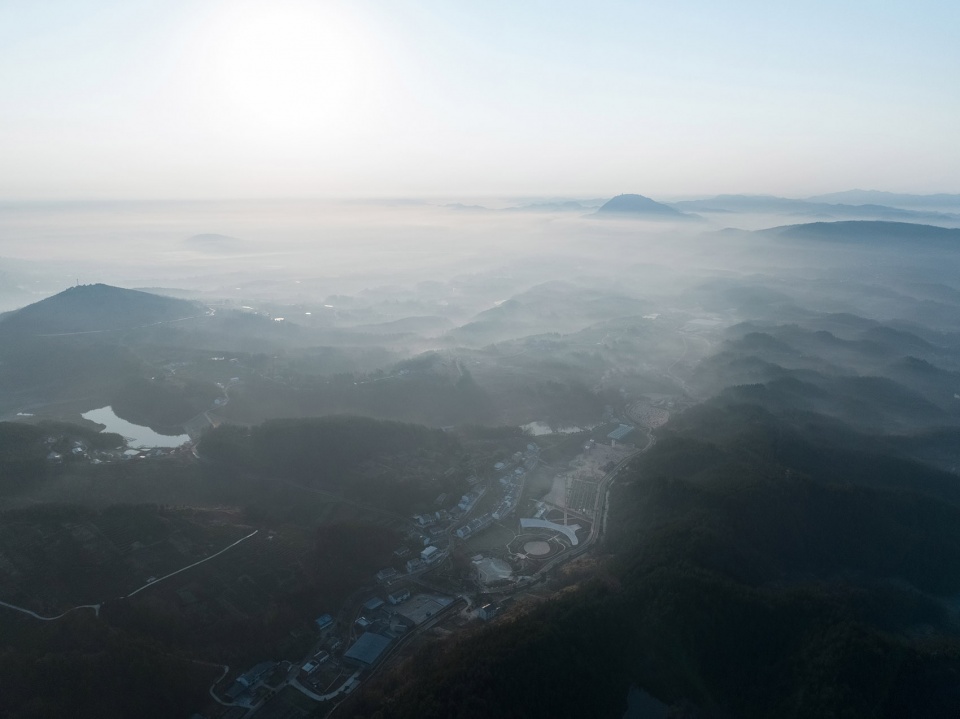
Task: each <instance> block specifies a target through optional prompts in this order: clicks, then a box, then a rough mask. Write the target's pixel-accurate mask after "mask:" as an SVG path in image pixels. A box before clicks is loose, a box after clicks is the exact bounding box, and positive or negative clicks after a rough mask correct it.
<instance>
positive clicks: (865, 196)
mask: <svg viewBox="0 0 960 719" xmlns="http://www.w3.org/2000/svg"><path fill="white" fill-rule="evenodd" d="M807 201H808V202H829V203H852V204H855V205H861V204H879V205H893V206H895V207H935V208H943V209H947V208H951V209H953V208H955V209H956V210H958V211H960V195H951V194H944V193H940V194H936V195H909V194H905V193H898V192H882V191H880V190H847V191H845V192H831V193H828V194H825V195H815V196H813V197H808V198H807Z"/></svg>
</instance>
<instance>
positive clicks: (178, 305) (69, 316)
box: [0, 284, 203, 337]
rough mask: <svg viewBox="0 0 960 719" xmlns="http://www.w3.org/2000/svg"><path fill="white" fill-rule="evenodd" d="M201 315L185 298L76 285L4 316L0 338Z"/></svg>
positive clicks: (122, 326)
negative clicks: (179, 298)
mask: <svg viewBox="0 0 960 719" xmlns="http://www.w3.org/2000/svg"><path fill="white" fill-rule="evenodd" d="M201 314H203V309H202V308H201V307H200V306H198V305H196V304H194V303H192V302H187V301H186V300H178V299H174V298H172V297H161V296H160V295H154V294H150V293H148V292H140V291H139V290H127V289H122V288H120V287H111V286H110V285H102V284H96V285H77V286H76V287H71V288H69V289H66V290H64V291H63V292H61V293H59V294H57V295H54V296H53V297H48V298H47V299H44V300H41V301H40V302H35V303H34V304H32V305H28V306H27V307H24V308H22V309H20V310H16V311H14V312H11V313H9V314H7V315H5V316H4V317H3V318H2V320H0V337H14V336H18V337H29V336H36V335H56V334H82V333H91V332H110V331H122V330H128V329H132V328H136V327H143V326H145V325H151V324H157V323H160V322H170V321H173V320H178V319H182V318H184V317H196V316H198V315H201Z"/></svg>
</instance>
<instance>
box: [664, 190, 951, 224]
mask: <svg viewBox="0 0 960 719" xmlns="http://www.w3.org/2000/svg"><path fill="white" fill-rule="evenodd" d="M877 194H884V193H877ZM846 195H847V193H838V194H837V197H838V198H839V197H841V196H846ZM826 197H831V196H828V195H823V196H822V197H821V198H820V199H818V198H810V199H807V200H797V199H793V198H789V197H776V196H773V195H717V196H716V197H710V198H707V199H702V200H683V201H681V202H674V203H671V206H672V207H675V208H677V209H679V210H682V211H691V212H706V213H724V212H731V213H733V212H738V213H752V212H758V213H772V214H792V215H806V216H808V217H823V218H825V219H830V218H850V219H854V218H855V219H864V220H913V221H918V222H952V223H957V222H960V214H951V213H946V212H935V211H932V210H910V209H903V208H901V207H891V206H889V205H891V204H895V203H894V202H893V201H892V200H891V201H890V203H888V204H876V203H867V204H860V203H857V204H846V203H839V204H837V203H833V202H829V201H827V200H826V199H823V198H826ZM891 197H899V196H891ZM931 197H932V196H931ZM941 197H950V196H949V195H942V196H941ZM856 201H857V196H855V195H851V196H850V199H849V202H856ZM918 206H919V205H918ZM930 206H931V207H939V206H941V205H939V204H935V203H931V205H930ZM957 209H958V210H960V204H957Z"/></svg>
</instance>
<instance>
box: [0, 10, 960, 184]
mask: <svg viewBox="0 0 960 719" xmlns="http://www.w3.org/2000/svg"><path fill="white" fill-rule="evenodd" d="M958 27H960V3H957V2H954V1H946V0H944V1H941V2H932V1H925V0H915V1H913V2H909V3H908V2H902V1H900V0H889V1H887V2H882V3H878V2H876V0H871V2H861V1H860V0H850V1H845V2H842V3H837V2H820V1H819V0H812V1H806V2H794V3H772V2H769V0H766V1H764V2H754V1H752V0H750V1H747V0H731V1H729V2H724V3H716V2H710V1H699V0H677V1H676V2H662V1H660V2H656V3H654V2H642V1H635V2H613V1H609V0H599V1H597V0H595V1H592V2H589V3H587V2H565V1H564V0H554V1H551V2H545V1H538V0H523V1H522V2H516V1H514V2H500V1H499V0H485V1H484V2H475V1H473V2H467V1H460V0H421V1H419V2H413V1H412V0H379V1H376V0H349V1H347V0H343V1H340V0H269V1H268V0H260V1H259V2H253V1H251V0H224V1H221V0H156V1H151V0H121V1H112V0H109V1H108V0H44V1H43V2H35V1H33V0H0V201H9V200H13V201H16V200H61V199H128V198H130V199H132V198H136V199H205V198H250V197H264V198H276V197H381V196H385V197H415V196H437V197H441V196H442V197H452V196H472V197H482V196H489V195H496V196H507V195H525V196H568V197H602V196H607V195H612V194H617V193H620V192H638V193H641V194H645V195H649V196H653V197H655V198H676V197H683V196H699V195H708V194H714V193H721V192H732V193H738V192H743V193H753V194H761V193H769V194H780V195H788V196H806V195H811V194H817V193H821V192H832V191H840V190H846V189H852V188H855V187H857V188H864V189H881V190H890V191H898V192H918V193H924V192H960V132H958V131H957V128H958V127H960V42H957V40H956V32H957V28H958Z"/></svg>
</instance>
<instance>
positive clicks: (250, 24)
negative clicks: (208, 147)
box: [201, 0, 388, 141]
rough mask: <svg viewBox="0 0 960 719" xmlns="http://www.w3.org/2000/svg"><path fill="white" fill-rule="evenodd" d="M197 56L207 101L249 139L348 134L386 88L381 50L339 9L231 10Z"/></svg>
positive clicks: (264, 6)
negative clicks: (200, 59)
mask: <svg viewBox="0 0 960 719" xmlns="http://www.w3.org/2000/svg"><path fill="white" fill-rule="evenodd" d="M201 51H202V53H203V63H202V67H201V72H202V73H203V75H204V76H205V77H204V86H205V92H206V93H207V98H208V99H209V100H211V101H213V102H214V103H215V104H216V105H217V106H218V107H217V109H218V112H217V114H218V115H219V116H221V117H224V116H225V117H226V124H227V126H228V128H232V129H233V130H234V131H239V132H240V133H242V134H245V135H249V136H262V135H263V133H264V132H268V133H269V132H274V133H281V134H282V133H292V134H294V135H296V136H298V137H292V138H287V139H295V140H297V141H302V140H304V139H306V136H309V135H311V134H316V133H342V132H351V131H353V130H356V129H357V128H358V126H359V127H361V128H362V126H363V125H364V123H365V118H368V117H370V115H371V114H375V113H376V112H377V109H378V107H379V106H380V105H381V102H382V99H383V98H382V96H383V93H384V92H385V91H386V87H387V83H386V82H385V75H386V72H387V67H388V63H387V62H385V61H384V60H385V59H384V58H383V57H382V49H381V46H380V44H379V43H378V41H377V39H376V37H375V36H374V34H373V33H371V32H369V31H368V29H367V28H365V27H363V25H362V23H361V22H359V21H358V18H357V17H356V16H354V15H352V14H351V13H350V12H349V11H348V9H347V8H346V7H345V6H344V5H342V4H339V3H331V2H302V1H300V0H281V1H280V2H270V3H243V2H241V3H229V4H227V5H225V6H224V7H223V9H222V10H221V12H220V13H218V14H217V15H216V16H214V18H212V21H211V22H210V24H209V26H208V29H207V33H206V37H205V38H204V40H203V43H202V50H201Z"/></svg>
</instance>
